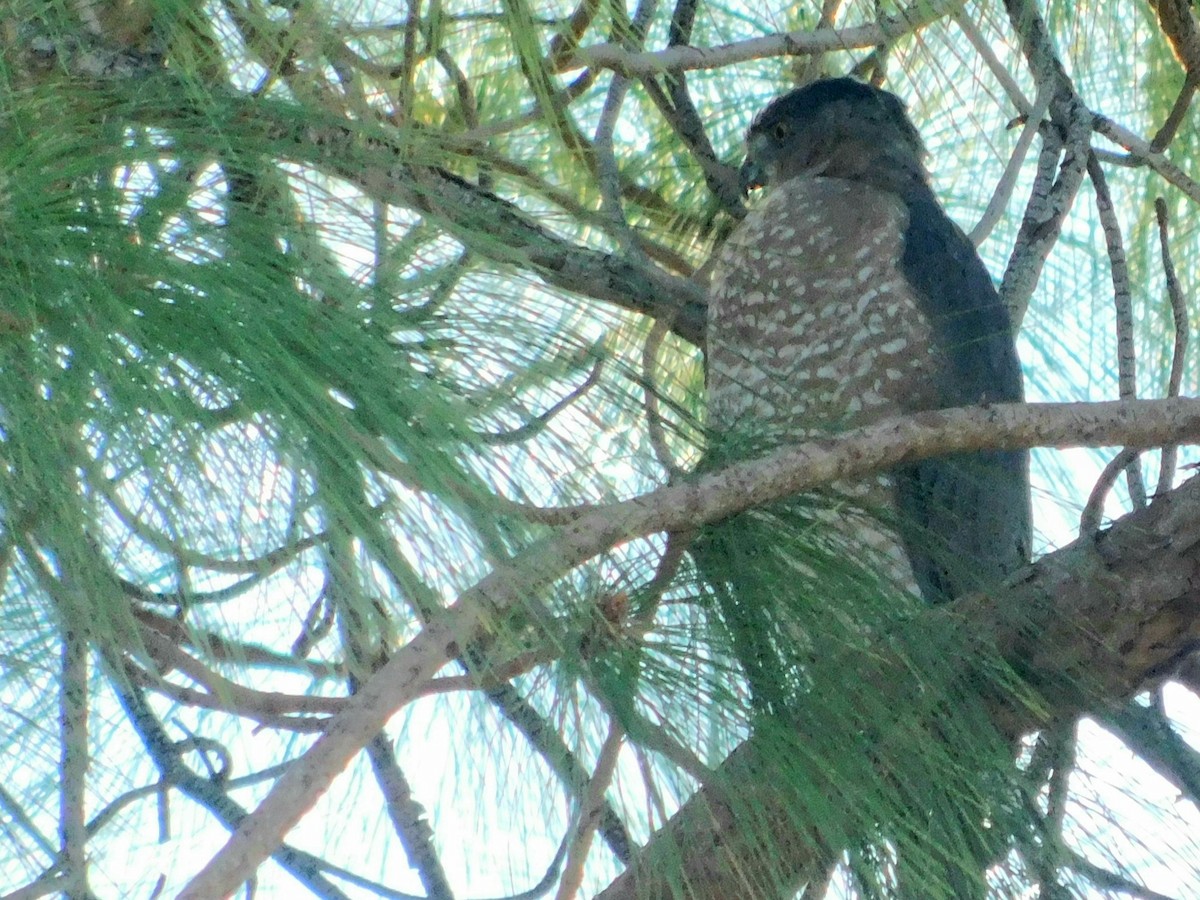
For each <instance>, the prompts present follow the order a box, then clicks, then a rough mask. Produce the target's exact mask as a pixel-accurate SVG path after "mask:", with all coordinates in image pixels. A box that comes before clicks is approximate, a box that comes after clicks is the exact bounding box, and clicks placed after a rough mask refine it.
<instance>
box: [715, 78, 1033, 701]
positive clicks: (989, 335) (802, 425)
mask: <svg viewBox="0 0 1200 900" xmlns="http://www.w3.org/2000/svg"><path fill="white" fill-rule="evenodd" d="M746 142H747V158H746V162H745V165H744V166H743V167H742V176H743V187H744V188H746V189H749V188H754V187H762V186H765V187H766V188H767V194H766V196H765V197H764V198H763V199H762V202H760V203H759V204H758V205H757V206H755V207H754V208H753V209H752V210H751V212H750V213H749V214H748V216H747V217H746V219H745V221H744V222H743V223H742V224H741V225H740V226H739V227H738V229H737V230H736V231H735V232H734V233H733V235H731V237H730V238H729V240H728V241H727V242H726V244H725V246H724V247H723V249H722V251H721V254H720V257H719V260H718V263H717V265H716V267H715V269H714V273H713V279H712V284H711V288H710V294H709V309H708V316H709V319H708V351H707V353H708V355H707V359H708V409H709V421H710V424H711V426H712V428H713V430H714V432H715V433H717V434H722V433H739V434H743V435H752V436H754V438H756V439H757V447H758V448H762V447H763V446H764V444H766V445H771V444H778V443H783V442H795V441H797V440H801V439H803V438H805V437H811V436H814V435H817V434H826V433H829V432H836V431H841V430H845V429H848V428H852V427H856V426H860V425H866V424H869V423H872V422H875V421H878V420H881V419H883V418H885V417H888V416H895V415H902V414H905V413H914V412H917V411H920V410H931V409H938V408H945V407H955V406H968V405H972V404H980V403H990V402H1008V401H1019V400H1021V399H1022V388H1021V370H1020V364H1019V361H1018V359H1017V353H1016V349H1015V345H1014V342H1013V334H1012V327H1011V323H1010V320H1009V316H1008V314H1007V312H1006V310H1005V308H1004V306H1003V304H1002V303H1001V301H1000V299H999V298H998V296H997V294H996V291H995V289H994V288H993V286H992V282H991V280H990V278H989V277H988V273H987V271H986V270H985V269H984V266H983V263H982V262H981V261H980V259H979V257H978V255H977V254H976V252H975V249H974V247H973V246H972V245H971V243H970V241H969V240H968V239H967V238H966V236H965V235H964V234H963V232H962V231H961V230H959V228H958V227H957V226H956V225H955V224H954V223H953V222H951V221H950V219H949V218H948V217H947V216H946V214H945V212H944V211H943V210H942V208H941V207H940V205H939V204H938V201H937V199H936V198H935V197H934V194H933V191H932V189H931V188H930V184H929V178H928V174H927V172H926V170H925V167H924V163H923V155H924V147H923V145H922V143H921V138H920V136H919V135H918V133H917V131H916V129H915V128H914V127H913V125H912V123H911V122H910V121H909V119H908V116H907V114H906V113H905V110H904V107H903V105H902V104H901V102H900V100H899V99H897V98H896V97H895V96H894V95H893V94H890V93H887V92H886V91H882V90H878V89H876V88H873V87H870V86H868V85H865V84H862V83H859V82H857V81H854V80H852V79H849V78H837V79H831V80H827V81H820V82H816V83H814V84H812V85H809V86H808V87H804V88H801V89H799V90H795V91H792V92H791V93H789V94H786V95H784V96H782V97H780V98H779V99H777V100H775V101H774V102H773V103H771V104H770V105H769V106H768V107H767V108H766V109H765V110H764V111H763V112H762V113H760V114H759V116H758V117H757V118H756V119H755V120H754V123H753V124H752V125H751V127H750V130H749V133H748V135H747V138H746ZM836 487H837V489H838V490H839V491H841V492H843V493H845V494H850V495H853V496H855V497H856V498H857V500H858V501H860V505H861V506H862V507H865V508H873V509H876V510H878V511H883V512H884V513H885V514H884V516H883V520H884V521H887V522H888V524H887V525H884V526H881V525H879V524H878V522H876V521H872V520H871V519H870V517H868V516H866V515H864V514H854V513H853V512H852V511H851V510H850V509H849V507H847V511H846V519H845V520H844V521H842V522H840V523H834V527H836V528H840V531H841V538H840V539H841V540H842V541H843V542H844V544H845V546H846V547H847V549H848V550H849V551H850V552H851V553H858V552H859V551H861V556H862V558H864V559H865V558H867V556H868V555H870V556H872V558H878V556H877V554H878V552H879V551H881V550H882V552H883V554H884V556H890V558H891V560H892V561H893V562H894V563H895V566H896V570H897V572H896V573H894V574H895V575H896V578H894V579H893V580H897V579H898V580H900V581H902V582H904V581H907V582H909V583H910V584H911V583H913V582H915V585H916V586H917V587H918V588H919V590H920V592H921V594H922V595H924V597H925V598H926V599H927V600H929V601H930V602H938V601H944V600H948V599H953V598H955V597H958V596H960V595H962V594H963V593H965V592H969V591H971V590H975V589H978V588H982V587H987V586H989V585H992V584H994V583H995V582H997V581H998V580H999V579H1002V578H1003V577H1005V576H1006V575H1007V574H1009V573H1010V572H1012V571H1013V570H1014V569H1016V568H1017V567H1019V566H1020V565H1022V564H1023V563H1025V562H1026V561H1027V559H1028V555H1029V548H1030V542H1031V540H1030V512H1029V479H1028V457H1027V454H1025V453H1009V452H986V453H978V454H971V455H960V456H952V457H945V458H941V459H935V460H930V461H928V462H923V463H919V464H917V465H915V466H912V467H907V468H904V469H902V470H897V471H895V472H893V473H890V474H889V475H887V476H884V477H883V478H880V479H870V480H868V481H865V482H863V483H859V484H843V485H838V486H836ZM889 544H890V548H889V546H888V545H889ZM743 662H745V660H743ZM752 681H753V678H752Z"/></svg>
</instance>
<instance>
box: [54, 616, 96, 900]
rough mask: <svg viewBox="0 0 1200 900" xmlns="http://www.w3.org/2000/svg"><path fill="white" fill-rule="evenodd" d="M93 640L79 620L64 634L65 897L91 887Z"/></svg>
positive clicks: (76, 899)
mask: <svg viewBox="0 0 1200 900" xmlns="http://www.w3.org/2000/svg"><path fill="white" fill-rule="evenodd" d="M87 657H88V642H87V638H86V637H85V635H84V632H83V631H82V630H80V628H79V626H78V625H70V624H68V625H67V627H66V628H65V629H64V631H63V636H62V657H61V662H62V678H61V681H60V682H59V734H60V741H59V743H60V745H61V755H60V759H59V773H58V774H59V787H58V790H59V806H58V834H59V840H60V841H61V842H62V855H61V860H62V869H63V874H64V875H65V876H66V879H67V883H66V886H65V887H64V889H63V896H64V897H66V898H69V900H85V898H87V897H90V896H91V892H90V890H89V889H88V867H87V837H88V836H87V820H86V818H85V811H86V793H87V769H88V759H89V756H90V752H89V748H88V706H89V698H88V661H87Z"/></svg>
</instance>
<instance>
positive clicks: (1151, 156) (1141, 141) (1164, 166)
mask: <svg viewBox="0 0 1200 900" xmlns="http://www.w3.org/2000/svg"><path fill="white" fill-rule="evenodd" d="M1092 128H1093V129H1094V130H1095V132H1096V133H1097V134H1101V135H1104V137H1106V138H1108V139H1109V140H1110V141H1112V142H1113V143H1114V144H1118V145H1120V146H1121V147H1124V148H1125V149H1126V150H1127V151H1129V155H1130V161H1131V163H1133V164H1134V165H1145V166H1149V167H1150V168H1151V169H1153V170H1154V171H1155V172H1157V173H1158V174H1159V175H1161V176H1162V177H1163V179H1164V180H1165V181H1167V182H1168V183H1169V184H1172V185H1174V186H1175V187H1177V188H1179V190H1181V191H1183V193H1185V194H1187V196H1188V197H1189V198H1190V199H1192V200H1194V201H1196V202H1197V203H1200V182H1197V181H1196V180H1195V179H1193V178H1192V177H1191V176H1190V175H1188V174H1187V173H1185V172H1184V171H1183V170H1182V169H1181V168H1179V166H1177V165H1175V163H1173V162H1171V161H1170V160H1169V159H1167V158H1166V157H1165V156H1164V155H1163V154H1161V153H1158V152H1155V150H1154V148H1153V147H1151V146H1150V142H1149V141H1147V140H1146V139H1145V138H1143V137H1139V136H1138V135H1136V134H1134V133H1133V132H1132V131H1130V130H1129V129H1128V128H1126V127H1125V126H1124V125H1120V124H1118V123H1117V122H1115V121H1113V120H1112V119H1110V118H1108V117H1107V116H1102V115H1099V114H1098V113H1093V114H1092Z"/></svg>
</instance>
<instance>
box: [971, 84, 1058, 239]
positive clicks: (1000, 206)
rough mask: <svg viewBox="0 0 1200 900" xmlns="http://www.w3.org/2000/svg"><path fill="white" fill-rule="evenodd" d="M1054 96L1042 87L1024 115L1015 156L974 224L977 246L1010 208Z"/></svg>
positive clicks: (1012, 156)
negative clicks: (1030, 107) (1026, 159)
mask: <svg viewBox="0 0 1200 900" xmlns="http://www.w3.org/2000/svg"><path fill="white" fill-rule="evenodd" d="M1051 96H1052V95H1051V93H1050V91H1048V90H1039V91H1038V96H1037V100H1036V101H1034V104H1033V109H1032V110H1030V111H1029V113H1028V114H1027V115H1026V117H1025V127H1024V128H1022V129H1021V135H1020V137H1018V138H1017V143H1016V146H1014V147H1013V152H1012V155H1011V156H1009V158H1008V163H1007V164H1005V166H1004V172H1003V174H1001V176H1000V180H999V181H998V182H997V183H996V189H995V190H994V191H993V192H992V199H991V200H989V201H988V205H987V209H985V210H984V211H983V215H982V216H980V218H979V221H978V222H977V223H975V227H974V228H972V229H971V235H970V237H971V243H973V244H974V245H975V246H976V247H978V246H980V245H981V244H982V243H983V242H984V241H986V240H987V238H988V235H990V234H991V233H992V229H993V228H995V227H996V224H997V223H998V222H999V221H1000V220H1001V219H1002V218H1003V217H1004V214H1005V213H1006V212H1007V211H1008V202H1009V200H1011V199H1012V194H1013V191H1014V190H1015V189H1016V187H1017V180H1018V179H1019V178H1020V177H1021V166H1022V165H1024V163H1025V157H1026V156H1027V155H1028V153H1029V148H1030V147H1031V146H1032V145H1033V139H1034V138H1035V137H1036V136H1037V134H1038V132H1039V130H1040V128H1041V126H1042V117H1043V116H1045V115H1046V110H1048V109H1049V108H1050V97H1051Z"/></svg>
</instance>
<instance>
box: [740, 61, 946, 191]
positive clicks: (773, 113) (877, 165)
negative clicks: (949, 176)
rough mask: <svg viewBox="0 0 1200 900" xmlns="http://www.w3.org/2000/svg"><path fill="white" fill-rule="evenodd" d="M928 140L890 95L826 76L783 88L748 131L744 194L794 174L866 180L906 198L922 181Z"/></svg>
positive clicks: (744, 167) (925, 177)
mask: <svg viewBox="0 0 1200 900" xmlns="http://www.w3.org/2000/svg"><path fill="white" fill-rule="evenodd" d="M924 156H925V147H924V145H923V144H922V143H921V136H920V135H919V134H918V133H917V129H916V128H914V127H913V124H912V122H910V121H909V120H908V114H907V113H906V112H905V110H904V104H903V103H901V102H900V99H899V98H898V97H897V96H896V95H895V94H890V93H888V92H887V91H883V90H880V89H879V88H874V87H871V86H870V85H868V84H863V83H862V82H860V81H855V80H854V79H853V78H830V79H826V80H823V81H817V82H814V83H813V84H810V85H808V86H806V87H802V88H798V89H797V90H794V91H791V92H790V93H787V94H784V95H783V96H782V97H779V98H778V99H776V100H775V101H774V102H772V103H771V105H770V106H768V107H767V108H766V109H764V110H763V111H762V112H761V113H759V114H758V116H757V117H756V118H755V120H754V122H753V123H752V124H751V125H750V130H749V131H748V132H747V133H746V162H745V163H744V164H743V165H742V168H741V185H742V191H743V193H745V192H748V191H749V190H750V189H752V188H756V187H763V186H765V185H768V184H776V185H777V184H781V183H783V182H784V181H787V180H788V179H791V178H797V177H809V178H822V177H824V178H843V179H846V180H848V181H863V182H867V183H869V184H872V185H874V186H876V187H879V188H881V189H883V190H887V191H892V192H894V193H897V194H900V195H901V196H904V197H907V196H909V195H910V194H911V193H912V192H913V191H914V190H916V189H919V187H927V186H928V180H929V176H928V174H927V173H926V171H925V164H924V162H923V158H924Z"/></svg>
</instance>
